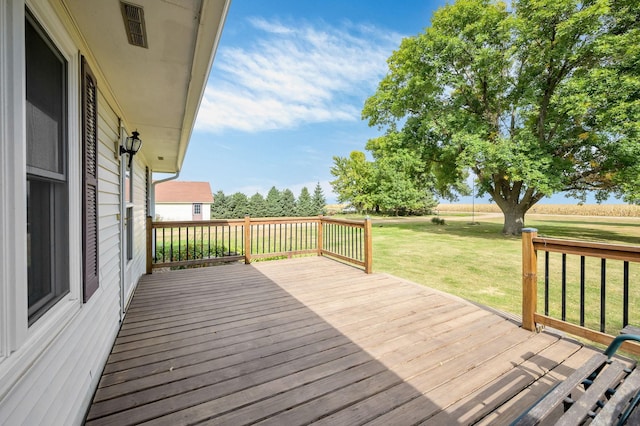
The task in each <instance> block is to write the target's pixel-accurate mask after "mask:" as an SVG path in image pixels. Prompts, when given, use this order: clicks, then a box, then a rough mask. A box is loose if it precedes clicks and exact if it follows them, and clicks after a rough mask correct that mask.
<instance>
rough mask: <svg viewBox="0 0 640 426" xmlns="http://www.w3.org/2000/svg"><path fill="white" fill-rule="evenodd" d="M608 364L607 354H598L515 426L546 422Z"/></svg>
mask: <svg viewBox="0 0 640 426" xmlns="http://www.w3.org/2000/svg"><path fill="white" fill-rule="evenodd" d="M605 362H607V356H606V355H605V354H596V355H594V356H593V357H592V358H591V359H589V360H588V361H587V362H586V363H585V364H584V365H582V366H581V367H580V368H579V369H577V370H576V371H574V372H573V374H571V375H570V376H569V377H567V379H565V380H564V381H563V382H561V383H560V384H559V385H558V386H556V387H555V388H554V389H552V390H551V391H550V392H549V393H548V394H547V395H546V396H545V397H544V398H543V399H542V400H541V401H540V402H538V403H537V404H536V405H535V406H534V407H533V408H531V410H529V412H527V413H526V414H524V415H523V416H522V417H521V418H520V419H519V420H518V421H517V422H516V423H514V425H517V426H527V425H536V424H538V423H539V422H540V421H541V420H544V419H545V418H546V417H547V416H549V414H551V413H552V412H553V410H554V409H555V408H556V407H557V406H558V405H560V403H562V401H563V400H564V397H565V396H567V395H568V394H569V393H571V391H572V390H573V389H574V388H575V387H576V386H578V385H579V384H580V383H582V381H583V380H584V379H586V378H587V377H589V376H590V375H591V373H593V372H594V371H595V370H597V369H598V368H600V367H601V366H602V365H603V364H604V363H605Z"/></svg>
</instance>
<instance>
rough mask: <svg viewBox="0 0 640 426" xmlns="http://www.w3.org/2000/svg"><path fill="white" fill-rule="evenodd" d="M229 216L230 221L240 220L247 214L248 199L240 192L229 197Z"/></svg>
mask: <svg viewBox="0 0 640 426" xmlns="http://www.w3.org/2000/svg"><path fill="white" fill-rule="evenodd" d="M229 198H230V200H229V215H228V218H230V219H242V218H243V217H245V215H246V214H248V213H249V199H248V198H247V196H246V195H245V194H243V193H242V192H236V193H235V194H233V195H232V196H231V197H229Z"/></svg>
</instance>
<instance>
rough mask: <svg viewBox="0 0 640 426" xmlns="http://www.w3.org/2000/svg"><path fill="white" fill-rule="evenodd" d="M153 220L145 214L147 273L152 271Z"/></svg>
mask: <svg viewBox="0 0 640 426" xmlns="http://www.w3.org/2000/svg"><path fill="white" fill-rule="evenodd" d="M152 245H153V222H152V220H151V216H147V274H150V273H151V272H152V271H153V250H152Z"/></svg>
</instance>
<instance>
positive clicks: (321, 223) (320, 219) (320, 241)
mask: <svg viewBox="0 0 640 426" xmlns="http://www.w3.org/2000/svg"><path fill="white" fill-rule="evenodd" d="M323 229H324V215H318V237H317V238H318V241H317V243H318V256H322V248H323V244H324V243H323V238H324V237H323Z"/></svg>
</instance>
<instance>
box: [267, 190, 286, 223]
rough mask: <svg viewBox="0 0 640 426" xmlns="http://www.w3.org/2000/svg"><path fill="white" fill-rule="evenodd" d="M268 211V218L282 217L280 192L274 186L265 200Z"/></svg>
mask: <svg viewBox="0 0 640 426" xmlns="http://www.w3.org/2000/svg"><path fill="white" fill-rule="evenodd" d="M265 204H266V209H265V213H266V216H267V217H281V216H283V214H282V206H281V205H280V191H278V189H277V188H276V187H275V186H272V187H271V189H270V190H269V193H268V194H267V198H266V200H265Z"/></svg>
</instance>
